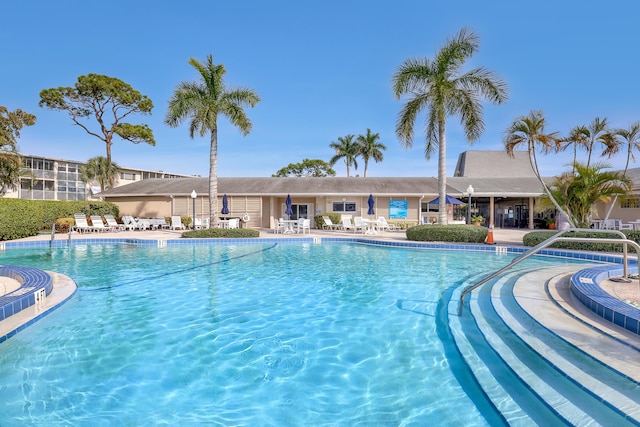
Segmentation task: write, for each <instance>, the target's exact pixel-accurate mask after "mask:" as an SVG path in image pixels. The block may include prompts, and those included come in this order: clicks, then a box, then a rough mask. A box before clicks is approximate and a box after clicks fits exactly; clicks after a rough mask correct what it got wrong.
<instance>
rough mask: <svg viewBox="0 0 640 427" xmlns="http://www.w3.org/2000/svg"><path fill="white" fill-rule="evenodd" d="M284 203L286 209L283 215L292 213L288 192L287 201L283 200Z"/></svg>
mask: <svg viewBox="0 0 640 427" xmlns="http://www.w3.org/2000/svg"><path fill="white" fill-rule="evenodd" d="M285 204H286V205H287V210H285V211H284V213H285V215H287V216H291V215H293V209H291V196H290V195H289V194H287V201H286V202H285Z"/></svg>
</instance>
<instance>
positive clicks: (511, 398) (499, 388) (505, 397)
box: [449, 267, 562, 425]
mask: <svg viewBox="0 0 640 427" xmlns="http://www.w3.org/2000/svg"><path fill="white" fill-rule="evenodd" d="M526 271H528V270H523V269H522V267H519V268H518V269H517V270H512V271H511V272H510V273H507V274H505V275H503V276H502V278H501V279H499V280H501V281H509V280H515V278H517V277H518V276H519V275H521V274H523V272H526ZM470 282H472V280H470ZM490 284H491V282H489V283H487V284H486V285H485V286H484V287H482V288H480V289H478V290H476V291H474V292H473V293H472V294H471V295H470V301H471V304H472V305H473V304H474V300H475V299H477V298H479V297H480V298H484V299H485V300H488V299H489V297H488V296H487V295H488V289H487V288H488V286H489V285H490ZM456 294H457V295H456ZM459 295H460V291H458V292H455V293H454V295H453V296H452V299H451V301H450V303H449V325H450V328H451V333H452V335H453V336H454V339H455V341H456V345H457V346H458V350H459V352H460V354H461V356H462V358H463V359H464V360H465V363H466V364H467V365H468V366H469V369H470V370H471V371H472V372H473V374H474V376H475V379H476V381H477V383H478V384H479V386H480V387H481V388H482V389H483V391H484V393H485V394H486V396H487V397H488V399H489V400H490V401H491V402H492V403H493V406H494V407H495V409H496V410H498V411H499V412H500V413H501V414H502V416H503V417H504V418H505V419H506V421H507V422H508V424H509V425H532V424H535V425H555V424H557V423H558V420H562V417H561V415H560V414H558V412H557V411H556V410H555V409H554V408H553V407H551V406H549V405H548V404H546V403H545V401H544V400H543V399H540V397H539V396H538V395H537V394H536V393H535V391H534V390H533V389H532V388H531V387H530V386H529V384H527V383H526V382H525V381H523V380H522V378H521V377H520V376H518V374H517V372H516V371H515V370H513V369H512V368H511V366H510V365H509V363H508V362H507V361H506V360H505V359H504V356H503V354H501V353H502V352H504V349H505V346H504V345H496V346H495V347H494V346H493V345H492V344H491V343H490V342H489V341H487V337H486V334H485V332H484V330H487V329H488V330H491V327H490V326H488V325H487V324H486V323H487V320H486V319H485V318H484V317H483V316H477V314H476V315H474V314H472V312H471V310H469V309H467V310H464V312H463V315H462V316H457V315H456V314H454V313H456V312H457V299H458V297H459ZM483 295H484V297H483ZM509 335H511V334H509ZM510 339H513V337H511V338H510Z"/></svg>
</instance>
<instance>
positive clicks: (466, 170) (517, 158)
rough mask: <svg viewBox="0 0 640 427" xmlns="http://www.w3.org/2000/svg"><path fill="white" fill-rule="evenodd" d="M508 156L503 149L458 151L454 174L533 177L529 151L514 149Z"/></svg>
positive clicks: (480, 176)
mask: <svg viewBox="0 0 640 427" xmlns="http://www.w3.org/2000/svg"><path fill="white" fill-rule="evenodd" d="M513 154H514V156H513V157H509V156H508V155H507V153H506V152H505V151H497V150H473V151H465V152H463V153H460V155H459V156H458V163H457V164H456V172H455V174H454V176H464V177H468V178H513V177H533V178H535V176H536V174H535V173H534V172H533V169H532V168H531V163H530V161H529V153H528V152H527V151H515V152H514V153H513Z"/></svg>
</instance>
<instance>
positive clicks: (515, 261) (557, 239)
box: [458, 228, 640, 316]
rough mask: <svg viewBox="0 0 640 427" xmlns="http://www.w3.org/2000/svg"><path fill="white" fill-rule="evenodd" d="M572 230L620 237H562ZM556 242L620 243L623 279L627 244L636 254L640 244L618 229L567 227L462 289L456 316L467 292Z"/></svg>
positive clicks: (625, 271)
mask: <svg viewBox="0 0 640 427" xmlns="http://www.w3.org/2000/svg"><path fill="white" fill-rule="evenodd" d="M572 231H588V232H590V233H593V232H596V233H613V234H618V235H619V236H621V237H622V239H613V238H608V239H598V238H595V237H562V236H563V235H564V234H566V233H568V232H572ZM556 242H586V243H621V244H622V257H623V271H624V273H623V277H624V278H625V279H627V277H628V260H627V245H631V246H633V247H634V248H635V250H636V254H639V255H640V245H638V243H636V242H635V241H633V240H629V239H627V236H625V235H624V233H623V232H621V231H619V230H592V229H590V228H569V229H566V230H562V231H561V232H559V233H558V234H555V235H553V236H551V237H549V238H548V239H547V240H545V241H543V242H540V243H538V244H537V245H536V246H534V247H532V248H531V249H529V250H528V251H527V252H525V253H524V254H522V255H520V256H519V257H516V258H514V259H512V260H511V262H510V263H509V264H507V265H506V266H504V267H502V268H501V269H500V270H498V271H494V272H493V273H491V274H489V275H488V276H486V277H484V278H483V279H481V280H479V281H478V282H476V283H474V284H473V285H470V286H468V287H466V288H465V289H464V291H462V294H461V295H460V300H459V302H458V316H461V315H462V309H463V306H464V298H465V297H466V296H467V294H469V293H470V292H472V291H473V290H474V289H477V288H479V287H480V286H482V285H484V284H485V283H487V282H488V281H489V280H491V279H495V278H496V277H498V276H499V275H501V274H502V273H504V272H505V271H507V270H509V269H510V268H512V267H513V266H515V265H516V264H519V263H520V262H522V261H524V260H525V259H527V258H529V257H530V256H533V255H535V254H537V253H538V252H540V251H541V250H542V249H544V248H546V247H548V246H551V245H553V244H554V243H556Z"/></svg>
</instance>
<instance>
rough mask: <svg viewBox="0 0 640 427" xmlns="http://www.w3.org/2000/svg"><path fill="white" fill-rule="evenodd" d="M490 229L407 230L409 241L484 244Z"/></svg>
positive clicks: (444, 227)
mask: <svg viewBox="0 0 640 427" xmlns="http://www.w3.org/2000/svg"><path fill="white" fill-rule="evenodd" d="M488 233H489V229H488V228H486V227H478V226H476V225H458V224H456V225H437V224H434V225H416V226H414V227H410V228H408V229H407V240H413V241H417V242H458V243H483V242H484V241H485V239H486V238H487V234H488Z"/></svg>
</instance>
